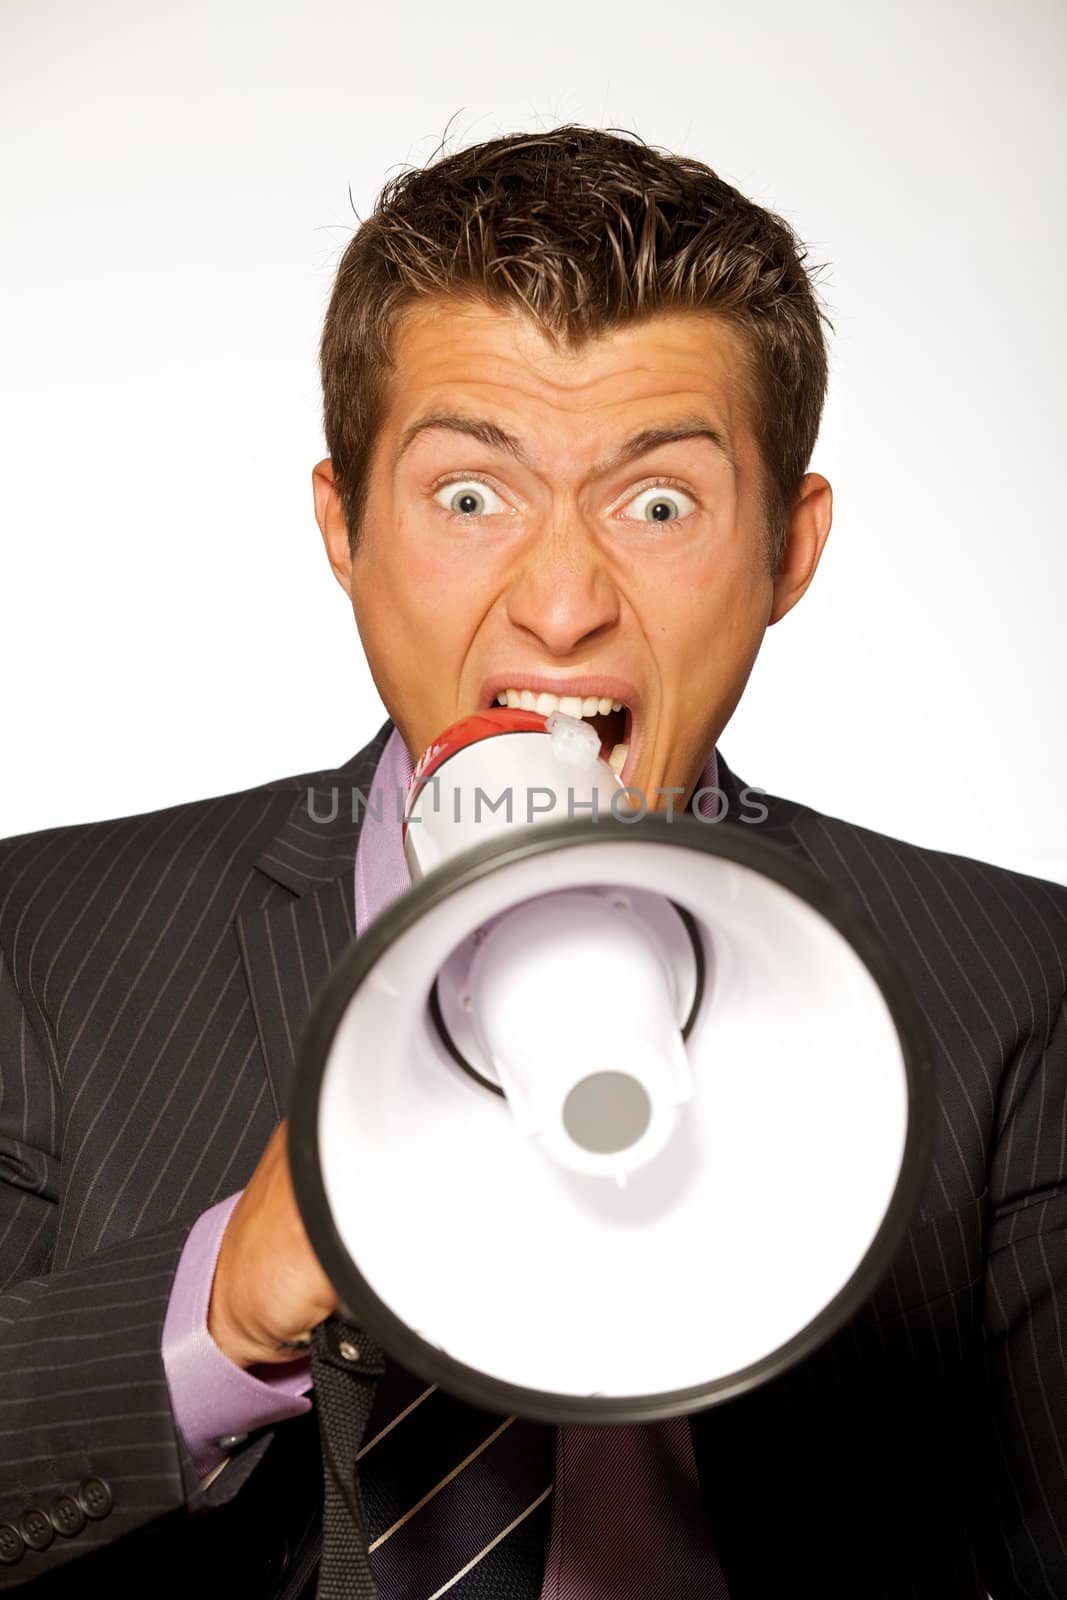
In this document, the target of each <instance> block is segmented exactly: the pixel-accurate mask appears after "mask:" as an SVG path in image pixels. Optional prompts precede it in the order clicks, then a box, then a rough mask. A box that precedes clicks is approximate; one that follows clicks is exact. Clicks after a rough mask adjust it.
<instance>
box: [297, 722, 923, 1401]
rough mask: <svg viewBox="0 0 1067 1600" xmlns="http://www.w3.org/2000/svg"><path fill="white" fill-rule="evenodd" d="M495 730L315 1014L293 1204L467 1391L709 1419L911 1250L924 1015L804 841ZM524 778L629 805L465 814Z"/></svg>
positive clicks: (443, 753)
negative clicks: (717, 814)
mask: <svg viewBox="0 0 1067 1600" xmlns="http://www.w3.org/2000/svg"><path fill="white" fill-rule="evenodd" d="M516 717H522V718H529V719H530V720H529V721H528V722H526V721H524V722H523V723H522V724H521V725H516V723H515V721H514V719H515V718H516ZM557 718H558V714H557ZM474 720H475V721H476V722H477V723H478V727H477V728H476V729H471V728H467V729H464V725H463V724H459V725H457V728H458V731H457V729H452V730H449V731H448V733H447V734H446V735H443V736H442V738H441V739H440V740H438V741H435V745H434V746H433V747H431V750H432V751H433V752H434V753H433V755H432V756H431V757H430V759H428V760H424V761H423V762H422V763H420V766H419V767H417V768H416V772H415V777H414V778H413V782H412V790H411V797H410V799H409V808H408V815H407V827H406V833H405V850H406V852H407V855H408V860H409V863H410V864H411V866H412V876H413V877H414V878H415V879H416V880H417V881H415V882H414V884H413V886H412V888H411V889H409V890H407V891H406V892H405V893H404V894H402V895H400V896H399V897H398V898H397V899H396V900H395V901H393V903H392V904H391V905H390V906H388V907H387V908H386V909H385V910H384V911H383V912H382V913H381V914H380V915H379V916H378V917H377V918H375V920H374V921H373V922H372V923H371V924H370V926H369V927H368V928H367V929H366V930H365V931H364V932H363V933H362V934H361V935H360V937H359V938H358V939H357V940H356V941H355V943H354V944H353V945H352V946H351V947H350V949H349V950H348V952H347V953H346V955H345V956H344V957H343V959H342V960H341V962H340V963H339V965H338V966H337V968H336V969H335V971H334V972H333V973H332V975H331V977H330V979H329V981H328V982H327V984H326V986H325V988H324V989H323V991H322V993H321V995H320V996H319V997H318V999H317V1002H316V1004H315V1006H314V1007H313V1010H312V1013H311V1016H310V1019H309V1023H308V1026H307V1029H306V1031H305V1034H304V1037H303V1041H302V1045H301V1050H300V1059H299V1063H298V1071H297V1075H296V1080H295V1085H294V1093H293V1102H292V1106H291V1109H290V1127H289V1149H290V1162H291V1166H292V1172H293V1183H294V1188H295V1191H296V1196H297V1201H298V1204H299V1206H300V1210H301V1214H302V1216H303V1219H304V1223H305V1226H306V1228H307V1231H308V1235H309V1237H310V1239H311V1241H312V1244H313V1246H314V1247H315V1249H316V1252H317V1254H318V1255H319V1257H320V1259H321V1261H322V1263H323V1266H324V1268H325V1270H326V1271H327V1273H328V1274H329V1276H330V1278H331V1280H332V1282H333V1283H334V1285H335V1287H336V1289H337V1291H338V1293H339V1295H340V1297H341V1299H342V1302H343V1304H344V1307H345V1311H346V1314H347V1315H348V1316H349V1317H350V1318H351V1320H353V1321H354V1322H355V1323H356V1324H357V1325H360V1326H363V1327H366V1328H367V1329H368V1331H369V1332H370V1333H371V1334H372V1335H373V1336H374V1337H375V1338H376V1339H377V1340H378V1341H379V1342H380V1344H381V1345H382V1346H383V1348H384V1349H385V1350H386V1351H387V1352H389V1353H392V1354H393V1355H394V1356H395V1357H396V1359H397V1360H399V1361H401V1362H402V1363H403V1364H404V1365H405V1366H406V1367H408V1368H409V1369H410V1370H411V1371H412V1372H414V1373H417V1374H418V1375H420V1376H421V1377H423V1378H425V1379H426V1380H427V1381H429V1382H437V1383H440V1384H441V1385H442V1386H443V1387H444V1388H445V1389H447V1390H449V1391H450V1392H452V1393H453V1394H455V1395H457V1396H459V1397H460V1398H461V1399H465V1400H468V1401H470V1402H471V1403H472V1404H475V1405H478V1406H481V1407H483V1408H485V1409H489V1410H496V1411H498V1412H500V1413H501V1414H502V1415H512V1414H515V1415H519V1416H527V1417H530V1418H534V1419H537V1420H542V1421H548V1422H610V1423H621V1422H647V1421H654V1420H658V1419H661V1418H666V1417H670V1416H675V1415H679V1414H682V1413H686V1412H691V1411H695V1410H698V1409H700V1408H702V1407H704V1406H707V1405H711V1404H714V1403H716V1402H717V1401H720V1400H723V1399H726V1398H729V1397H731V1396H733V1395H736V1394H739V1393H741V1392H743V1391H744V1390H746V1389H749V1388H752V1387H754V1386H755V1385H757V1384H759V1383H762V1382H765V1381H767V1380H768V1379H769V1378H772V1377H774V1376H776V1375H777V1374H779V1373H780V1372H782V1371H784V1370H785V1369H786V1368H788V1367H789V1366H791V1365H792V1364H793V1363H795V1362H797V1361H799V1360H802V1359H803V1358H804V1357H805V1356H806V1355H808V1354H810V1353H811V1352H812V1351H814V1350H815V1349H816V1348H817V1347H818V1346H819V1345H820V1344H821V1343H822V1342H823V1341H824V1340H825V1339H827V1338H829V1337H830V1335H831V1334H832V1333H833V1332H835V1331H836V1330H837V1329H838V1328H839V1327H841V1325H842V1324H843V1323H844V1322H845V1321H846V1320H847V1319H848V1317H850V1316H851V1315H852V1314H853V1313H854V1312H855V1311H856V1310H857V1309H858V1307H859V1306H860V1304H861V1303H862V1301H863V1300H864V1299H865V1298H866V1297H867V1296H868V1295H869V1294H870V1293H871V1291H872V1290H873V1288H874V1287H875V1286H876V1284H877V1283H878V1281H879V1280H880V1278H881V1277H882V1276H883V1275H884V1273H885V1272H886V1271H887V1269H888V1267H889V1264H890V1262H891V1260H892V1258H893V1255H894V1253H895V1251H896V1249H897V1247H898V1246H899V1244H900V1242H901V1240H902V1238H903V1234H904V1231H905V1229H906V1227H907V1225H908V1223H909V1221H910V1220H911V1219H912V1217H913V1216H914V1213H915V1211H916V1208H917V1205H918V1201H919V1197H920V1195H921V1192H922V1188H923V1185H924V1183H925V1180H926V1176H927V1173H928V1171H929V1165H930V1161H931V1155H932V1145H933V1106H934V1100H933V1068H932V1059H933V1058H932V1048H931V1042H930V1039H929V1036H928V1032H927V1028H926V1024H925V1020H924V1018H923V1016H922V1013H921V1011H920V1009H919V1006H918V1003H917V1001H916V1000H915V998H914V996H913V995H912V994H911V992H910V990H909V988H908V986H907V984H906V982H905V981H904V979H903V977H902V975H901V973H900V971H899V969H898V967H897V965H896V962H895V960H894V958H893V956H892V954H891V952H890V951H889V950H888V948H887V947H886V945H885V943H884V941H883V940H882V939H881V937H880V936H879V935H878V933H877V932H876V930H875V929H874V928H873V926H872V925H871V924H870V922H869V920H868V919H867V917H866V915H865V913H864V912H863V911H862V909H861V908H860V906H859V905H858V904H857V903H856V902H855V901H854V900H853V899H852V898H851V896H849V895H847V894H846V893H845V892H844V891H843V890H842V889H840V888H839V887H838V886H836V885H834V884H833V883H831V882H829V881H828V880H826V879H824V878H822V877H821V876H820V875H819V874H818V873H816V872H815V871H814V869H813V868H811V867H808V866H807V865H806V864H805V863H804V862H802V861H800V860H798V859H797V858H796V857H795V856H793V855H792V854H790V853H788V852H786V851H783V850H782V849H780V848H778V847H776V846H774V845H771V844H769V843H767V842H766V841H764V840H760V839H758V838H754V837H752V835H751V832H750V830H747V829H743V828H741V827H739V826H737V825H734V824H731V823H729V822H725V823H719V824H716V825H714V826H711V825H709V824H707V823H701V822H697V821H696V820H694V819H693V818H691V817H677V818H675V819H673V820H668V819H667V818H665V817H663V816H660V815H654V814H653V815H648V816H644V817H641V818H640V819H638V820H634V819H632V818H630V819H628V820H623V817H622V815H621V814H619V813H618V811H617V808H616V811H615V813H614V814H613V810H612V807H611V804H610V801H611V797H612V796H613V795H615V794H617V793H618V791H619V789H620V783H619V780H618V778H617V776H616V775H615V773H614V772H612V770H611V769H610V767H609V766H608V765H607V762H606V761H605V759H604V752H602V751H600V750H599V749H596V750H593V749H592V747H591V745H590V743H589V740H588V732H589V731H590V730H588V729H587V730H586V731H585V732H584V733H582V734H575V733H574V731H573V729H569V728H566V727H564V726H563V725H562V724H561V723H560V722H559V721H558V720H557V722H556V723H555V725H554V726H553V727H551V728H550V727H549V726H548V725H547V723H546V719H544V718H539V717H537V716H536V714H533V713H515V712H512V713H507V712H499V713H485V714H484V715H483V716H481V717H479V718H478V719H474ZM564 720H565V721H566V722H571V721H572V720H573V719H564ZM549 721H551V719H549ZM579 726H581V725H579ZM561 728H562V732H561ZM583 742H584V754H583V751H582V748H581V747H582V745H583ZM516 777H519V778H521V779H522V780H523V782H524V783H525V784H526V785H527V786H529V785H530V783H531V781H532V782H533V783H534V785H535V786H536V787H537V788H539V789H546V788H547V789H548V790H549V791H550V792H552V791H554V792H562V791H563V790H564V789H565V788H567V787H568V786H576V788H577V792H578V793H579V794H580V795H581V797H582V798H583V801H584V802H586V803H588V801H589V797H590V795H591V794H593V793H594V792H595V793H596V794H597V796H598V797H599V799H602V800H605V801H606V802H607V804H606V805H605V806H604V807H602V808H601V810H600V811H599V814H598V815H597V816H596V818H595V819H594V818H593V817H592V816H590V815H589V814H588V813H587V814H585V815H583V816H577V817H573V818H570V819H567V820H562V821H552V822H544V821H541V822H537V823H534V824H529V823H527V822H526V821H525V820H524V817H523V816H521V815H517V814H516V808H513V814H512V817H511V820H510V821H509V820H508V819H507V818H506V816H505V815H504V813H503V808H502V807H500V806H497V807H496V809H488V808H485V809H484V810H483V816H482V819H481V822H480V823H476V822H475V821H474V820H473V816H470V817H467V818H463V819H461V820H460V821H458V822H457V821H456V820H455V816H456V808H454V807H452V806H451V805H450V804H449V803H448V802H449V800H450V798H451V797H452V796H454V795H455V794H456V793H458V792H460V791H462V792H463V793H464V794H465V795H467V796H468V797H469V796H470V795H471V794H473V790H474V787H475V786H476V784H475V779H477V780H478V782H479V783H482V784H483V785H484V786H485V787H486V788H488V787H489V785H490V784H491V783H492V782H494V781H497V782H499V780H501V779H504V780H505V781H509V782H511V783H513V784H514V782H515V780H516ZM435 778H436V780H437V783H436V787H434V785H433V782H432V780H433V779H435ZM519 792H520V795H521V792H522V785H521V784H520V785H519ZM494 798H496V796H494ZM479 827H480V828H481V830H482V831H481V833H479V832H478V829H479ZM479 841H480V842H479Z"/></svg>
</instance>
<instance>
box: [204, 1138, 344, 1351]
mask: <svg viewBox="0 0 1067 1600" xmlns="http://www.w3.org/2000/svg"><path fill="white" fill-rule="evenodd" d="M337 1303H338V1302H337V1294H336V1292H335V1291H334V1288H333V1285H332V1284H331V1283H330V1280H329V1279H328V1278H327V1276H326V1274H325V1273H324V1272H323V1270H322V1268H321V1266H320V1265H319V1261H318V1257H317V1256H316V1255H315V1253H314V1251H313V1250H312V1248H311V1244H310V1243H309V1241H308V1236H307V1234H306V1233H305V1232H304V1224H303V1222H302V1221H301V1219H300V1212H299V1211H298V1210H297V1204H296V1197H295V1196H294V1194H293V1184H292V1179H291V1177H290V1174H289V1155H288V1149H287V1146H286V1126H285V1123H284V1122H282V1123H280V1124H279V1125H278V1127H277V1128H276V1129H275V1130H274V1133H273V1135H272V1136H271V1140H270V1143H269V1144H268V1145H267V1148H266V1150H264V1152H263V1155H262V1157H261V1159H260V1162H259V1165H258V1166H257V1168H256V1170H255V1172H254V1173H253V1174H252V1177H251V1179H250V1180H249V1183H248V1186H247V1188H246V1189H245V1191H244V1193H243V1194H242V1196H241V1198H240V1200H238V1202H237V1204H236V1206H235V1207H234V1209H233V1214H232V1216H231V1217H230V1220H229V1222H228V1223H227V1224H226V1232H225V1233H224V1234H223V1236H222V1249H221V1250H220V1251H219V1259H218V1264H217V1266H216V1267H215V1279H214V1282H213V1284H212V1287H211V1302H210V1304H209V1306H208V1315H207V1326H208V1332H209V1333H210V1335H211V1337H212V1338H213V1339H214V1341H215V1343H216V1344H217V1345H218V1347H219V1349H220V1350H221V1351H222V1352H223V1353H224V1354H225V1355H227V1356H229V1358H230V1360H231V1361H233V1362H236V1364H237V1365H238V1366H239V1367H252V1366H256V1365H257V1364H258V1363H259V1362H263V1361H292V1360H293V1358H294V1355H295V1354H298V1353H299V1352H298V1351H294V1350H293V1349H291V1348H290V1349H286V1348H285V1345H286V1342H287V1341H294V1340H299V1339H300V1336H301V1335H306V1334H307V1333H308V1331H309V1330H310V1329H311V1328H313V1327H314V1326H315V1324H316V1323H317V1322H321V1321H322V1320H323V1318H324V1317H328V1316H329V1315H330V1313H331V1312H332V1311H336V1309H337Z"/></svg>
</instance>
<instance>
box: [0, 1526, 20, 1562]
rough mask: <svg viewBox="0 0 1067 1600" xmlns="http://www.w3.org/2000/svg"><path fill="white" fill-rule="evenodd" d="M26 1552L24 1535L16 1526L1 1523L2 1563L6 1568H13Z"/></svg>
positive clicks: (0, 1544) (0, 1546)
mask: <svg viewBox="0 0 1067 1600" xmlns="http://www.w3.org/2000/svg"><path fill="white" fill-rule="evenodd" d="M25 1551H26V1546H25V1544H24V1543H23V1542H22V1535H21V1533H20V1532H19V1530H18V1529H17V1528H16V1527H15V1526H14V1524H13V1523H10V1522H0V1561H2V1562H3V1563H4V1566H5V1567H13V1566H14V1565H15V1562H16V1561H21V1560H22V1557H23V1555H24V1554H25Z"/></svg>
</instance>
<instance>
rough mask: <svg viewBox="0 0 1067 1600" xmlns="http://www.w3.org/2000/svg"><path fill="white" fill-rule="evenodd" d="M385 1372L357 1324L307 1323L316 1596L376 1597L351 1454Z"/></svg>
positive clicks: (377, 1350) (378, 1352)
mask: <svg viewBox="0 0 1067 1600" xmlns="http://www.w3.org/2000/svg"><path fill="white" fill-rule="evenodd" d="M384 1372H385V1356H384V1354H383V1352H382V1349H381V1346H380V1345H378V1344H376V1343H375V1341H374V1340H373V1339H372V1338H371V1337H370V1336H369V1334H366V1333H364V1332H363V1331H362V1329H359V1328H354V1327H352V1326H351V1325H350V1324H349V1323H347V1322H344V1321H342V1319H341V1318H340V1317H327V1318H326V1320H325V1322H320V1323H318V1324H317V1325H316V1327H314V1328H313V1329H312V1333H311V1379H312V1383H313V1384H314V1388H315V1398H316V1403H317V1410H318V1416H319V1436H320V1439H321V1444H322V1470H323V1509H322V1558H321V1560H320V1563H319V1581H318V1589H317V1591H316V1594H317V1600H379V1594H378V1585H377V1583H376V1582H375V1579H374V1574H373V1572H372V1571H371V1566H370V1557H369V1555H368V1551H367V1517H366V1512H365V1510H364V1506H363V1496H362V1494H361V1492H360V1486H359V1472H358V1469H357V1467H356V1456H357V1454H358V1452H359V1447H360V1444H361V1443H362V1440H363V1435H364V1433H365V1431H366V1427H367V1419H368V1417H369V1416H370V1413H371V1408H372V1406H373V1404H374V1396H375V1391H376V1389H377V1386H378V1379H379V1378H380V1377H381V1376H382V1374H383V1373H384Z"/></svg>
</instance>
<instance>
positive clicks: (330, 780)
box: [237, 722, 392, 1118]
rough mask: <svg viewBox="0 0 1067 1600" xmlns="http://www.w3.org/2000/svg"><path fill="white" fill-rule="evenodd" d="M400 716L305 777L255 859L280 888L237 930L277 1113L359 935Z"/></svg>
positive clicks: (243, 919)
mask: <svg viewBox="0 0 1067 1600" xmlns="http://www.w3.org/2000/svg"><path fill="white" fill-rule="evenodd" d="M391 732H392V723H390V722H387V723H385V725H384V726H383V727H382V728H381V729H380V730H379V731H378V733H377V734H376V735H375V737H374V738H373V739H372V740H371V742H370V744H368V745H366V746H365V748H364V749H362V750H361V751H360V752H359V754H358V755H356V756H353V758H352V760H351V761H348V762H346V763H345V765H344V766H343V767H339V768H337V769H336V771H332V772H326V773H317V774H314V775H313V776H312V777H311V778H310V779H309V780H307V781H306V782H304V783H301V784H300V786H299V791H298V793H297V795H296V798H295V799H294V800H293V803H292V805H291V806H290V808H289V810H288V812H287V814H286V817H285V820H284V821H283V823H282V825H281V827H280V828H279V829H278V831H277V833H276V834H274V835H273V836H272V838H271V839H270V841H269V842H268V843H267V845H266V846H265V848H264V849H263V850H262V851H261V852H260V854H259V855H258V856H257V858H256V861H255V866H256V869H257V870H258V871H259V872H260V873H262V874H263V875H264V877H266V878H269V879H270V880H271V882H272V883H274V884H275V885H276V886H277V888H276V891H275V892H274V893H273V894H271V895H270V896H269V897H268V899H267V901H266V903H265V904H264V905H263V906H261V907H260V908H259V909H257V910H254V911H250V912H247V913H245V914H244V915H243V916H241V917H239V918H238V921H237V937H238V942H239V944H240V947H241V956H242V959H243V961H244V967H245V976H246V978H247V980H248V987H249V990H250V991H251V995H252V1006H253V1010H254V1013H255V1018H256V1026H257V1028H258V1030H259V1038H260V1044H261V1046H262V1049H263V1056H264V1060H265V1062H266V1067H267V1077H268V1080H269V1083H270V1089H271V1095H272V1097H273V1101H274V1109H275V1113H276V1115H277V1116H278V1117H279V1118H280V1117H283V1116H284V1115H285V1114H286V1111H287V1109H288V1105H289V1094H290V1089H291V1086H292V1075H293V1068H294V1064H295V1061H296V1056H297V1051H298V1048H299V1043H300V1035H301V1032H302V1030H303V1027H304V1023H305V1021H306V1020H307V1016H308V1014H309V1012H310V1010H311V1007H312V1004H313V1002H314V999H315V996H316V994H317V993H318V991H319V989H320V988H321V987H322V985H323V984H324V983H325V981H326V979H327V977H328V976H329V974H330V972H331V971H332V969H333V968H334V966H335V965H336V964H337V962H338V961H339V960H340V958H341V956H342V954H343V953H344V951H345V949H346V948H347V946H348V945H349V944H350V943H351V942H352V940H353V939H354V938H355V936H356V928H355V919H354V915H353V877H352V874H353V868H354V864H355V857H356V845H357V842H358V840H359V832H360V827H361V825H362V820H363V814H364V812H363V806H362V804H361V803H360V798H359V797H360V795H369V793H370V790H371V787H372V784H373V779H374V772H375V768H376V767H377V765H378V760H379V758H380V756H381V753H382V749H383V747H384V745H385V742H386V740H387V739H388V737H389V734H390V733H391Z"/></svg>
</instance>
